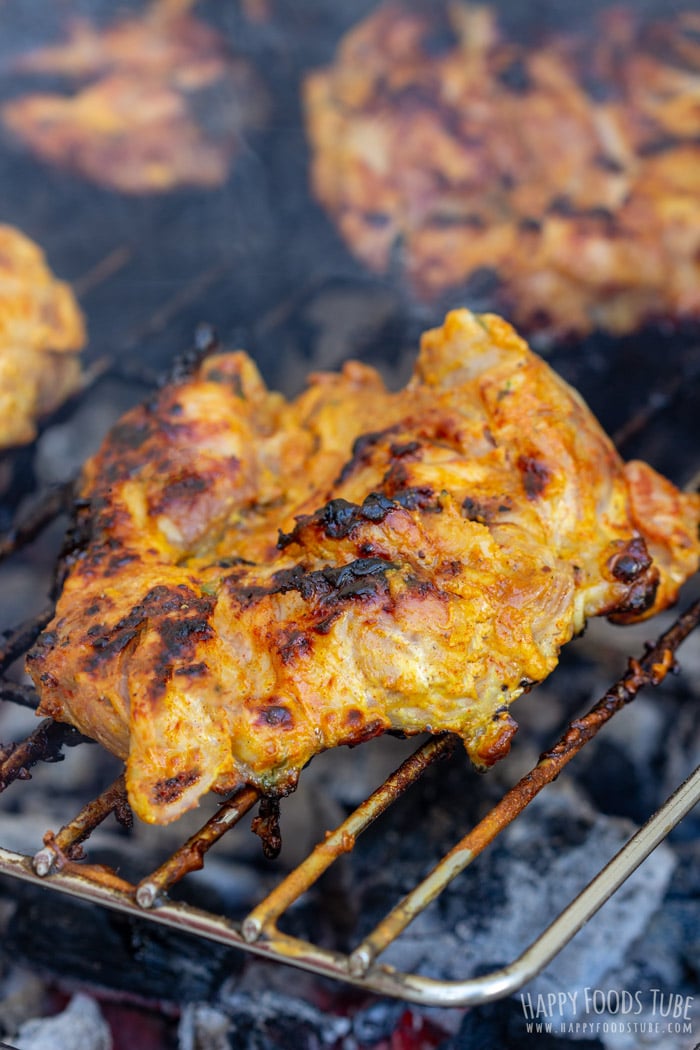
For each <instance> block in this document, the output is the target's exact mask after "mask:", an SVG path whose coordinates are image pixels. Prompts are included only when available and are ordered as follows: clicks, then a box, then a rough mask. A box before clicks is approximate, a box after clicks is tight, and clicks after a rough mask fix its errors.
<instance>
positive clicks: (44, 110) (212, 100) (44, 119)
mask: <svg viewBox="0 0 700 1050" xmlns="http://www.w3.org/2000/svg"><path fill="white" fill-rule="evenodd" d="M16 68H17V71H18V72H19V73H20V74H39V75H45V74H53V75H56V76H62V77H65V78H66V80H67V81H68V82H69V84H72V85H73V89H72V91H70V93H67V94H46V93H32V94H27V95H24V96H21V97H19V98H17V99H14V100H12V101H10V102H7V103H6V104H5V105H4V106H3V108H2V119H3V120H4V122H5V124H6V126H7V127H8V128H9V129H10V130H11V131H12V132H13V133H14V134H15V135H16V136H17V137H18V138H19V139H20V140H22V141H23V142H24V143H25V144H26V145H27V146H28V147H29V148H30V149H31V150H32V151H33V152H34V153H35V154H36V155H37V156H38V157H40V158H41V159H42V160H45V161H48V162H49V163H51V164H55V165H57V166H58V167H62V168H67V169H69V170H71V171H74V172H77V173H78V174H80V175H82V176H84V177H85V178H87V179H90V180H92V181H93V182H96V183H98V184H99V185H101V186H105V187H108V188H111V189H115V190H120V191H121V192H123V193H153V192H158V191H167V190H171V189H174V188H176V187H178V186H205V187H207V186H218V185H221V184H222V183H223V182H224V181H225V180H226V178H227V176H228V173H229V170H230V168H231V166H232V164H233V163H234V160H235V157H236V155H237V153H238V150H239V148H240V145H241V141H242V136H243V135H244V133H245V132H246V131H248V130H250V129H252V128H255V127H258V126H259V125H260V124H261V123H262V121H263V120H264V116H265V112H266V108H267V104H266V100H265V97H264V92H263V89H262V87H261V85H260V84H259V83H258V80H257V77H256V76H255V74H254V72H253V70H252V69H251V68H250V67H249V65H248V63H246V62H244V61H243V60H242V59H239V58H234V57H233V56H232V55H231V54H230V53H229V52H228V50H227V48H226V46H225V43H224V40H223V39H222V37H221V36H220V35H219V34H218V33H217V32H216V31H215V30H214V29H211V28H210V27H208V26H207V25H205V24H204V23H203V22H201V21H199V20H197V19H195V18H194V17H193V16H192V15H190V14H188V13H187V12H186V11H180V10H179V8H178V5H174V4H168V3H163V2H162V3H159V4H154V5H153V6H152V7H151V8H150V9H149V10H148V11H147V12H146V14H145V15H144V16H141V17H138V18H137V17H130V18H123V19H121V20H120V21H117V22H115V23H114V24H112V25H110V26H108V27H107V28H105V29H102V30H100V29H98V28H96V27H95V26H93V25H92V24H91V23H90V22H87V21H76V22H75V23H74V24H73V26H72V30H71V32H70V35H69V37H68V39H67V40H66V41H65V43H62V44H58V45H56V46H51V47H46V48H42V49H39V50H35V51H32V52H29V53H28V54H26V55H25V56H23V57H22V58H21V59H20V60H19V61H18V62H17V63H16Z"/></svg>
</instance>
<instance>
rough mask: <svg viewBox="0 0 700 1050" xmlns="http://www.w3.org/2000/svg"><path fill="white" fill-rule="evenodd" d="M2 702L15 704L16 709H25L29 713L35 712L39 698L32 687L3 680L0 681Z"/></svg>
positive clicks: (0, 698)
mask: <svg viewBox="0 0 700 1050" xmlns="http://www.w3.org/2000/svg"><path fill="white" fill-rule="evenodd" d="M2 700H7V701H8V703H11V704H17V705H18V707H27V708H29V710H30V711H36V709H37V707H38V706H39V697H38V696H37V694H36V690H35V689H33V688H32V686H30V685H21V684H20V683H18V682H8V681H6V680H4V679H3V680H2V681H0V701H2Z"/></svg>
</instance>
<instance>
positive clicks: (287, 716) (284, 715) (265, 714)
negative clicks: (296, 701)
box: [257, 704, 294, 729]
mask: <svg viewBox="0 0 700 1050" xmlns="http://www.w3.org/2000/svg"><path fill="white" fill-rule="evenodd" d="M257 721H258V725H261V726H262V725H266V726H276V727H278V728H280V729H293V728H294V716H293V715H292V712H291V711H290V710H289V708H288V707H285V705H284V704H270V705H269V707H265V708H263V710H262V711H261V712H260V715H259V717H258V720H257Z"/></svg>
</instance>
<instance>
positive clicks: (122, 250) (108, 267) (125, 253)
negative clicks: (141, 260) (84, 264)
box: [71, 244, 134, 299]
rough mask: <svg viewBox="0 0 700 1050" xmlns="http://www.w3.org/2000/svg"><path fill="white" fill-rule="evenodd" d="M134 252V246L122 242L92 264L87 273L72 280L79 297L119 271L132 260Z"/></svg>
mask: <svg viewBox="0 0 700 1050" xmlns="http://www.w3.org/2000/svg"><path fill="white" fill-rule="evenodd" d="M133 254H134V253H133V248H131V247H130V246H129V245H128V244H122V245H120V246H119V247H117V248H113V249H112V251H111V252H109V253H108V254H107V255H105V257H104V258H103V259H100V260H99V262H97V263H95V265H94V266H91V267H90V269H89V270H88V271H87V272H86V273H84V274H82V275H81V276H80V277H77V278H76V279H75V280H74V281H72V282H71V283H72V286H73V291H74V292H75V294H76V295H77V297H78V299H83V298H84V297H85V296H86V295H89V293H90V292H91V291H92V290H93V289H94V288H97V287H99V285H101V284H104V282H105V281H108V280H109V279H110V278H111V277H114V275H115V274H117V273H119V271H120V270H121V269H123V268H124V267H125V266H126V264H127V263H128V262H129V261H130V260H131V258H132V256H133Z"/></svg>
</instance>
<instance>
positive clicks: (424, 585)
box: [405, 574, 450, 601]
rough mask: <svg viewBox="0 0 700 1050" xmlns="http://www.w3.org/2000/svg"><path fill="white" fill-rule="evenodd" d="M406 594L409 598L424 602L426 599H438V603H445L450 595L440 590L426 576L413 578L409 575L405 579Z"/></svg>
mask: <svg viewBox="0 0 700 1050" xmlns="http://www.w3.org/2000/svg"><path fill="white" fill-rule="evenodd" d="M405 582H406V588H407V592H408V594H409V595H410V597H411V598H413V599H414V600H415V599H418V600H422V599H423V600H424V599H426V598H438V599H440V601H447V600H449V598H450V595H449V594H448V593H447V591H443V590H440V588H439V587H438V586H437V585H436V584H435V583H434V582H433V580H431V579H429V578H428V577H426V576H414V575H413V574H409V575H407V576H406V577H405Z"/></svg>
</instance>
